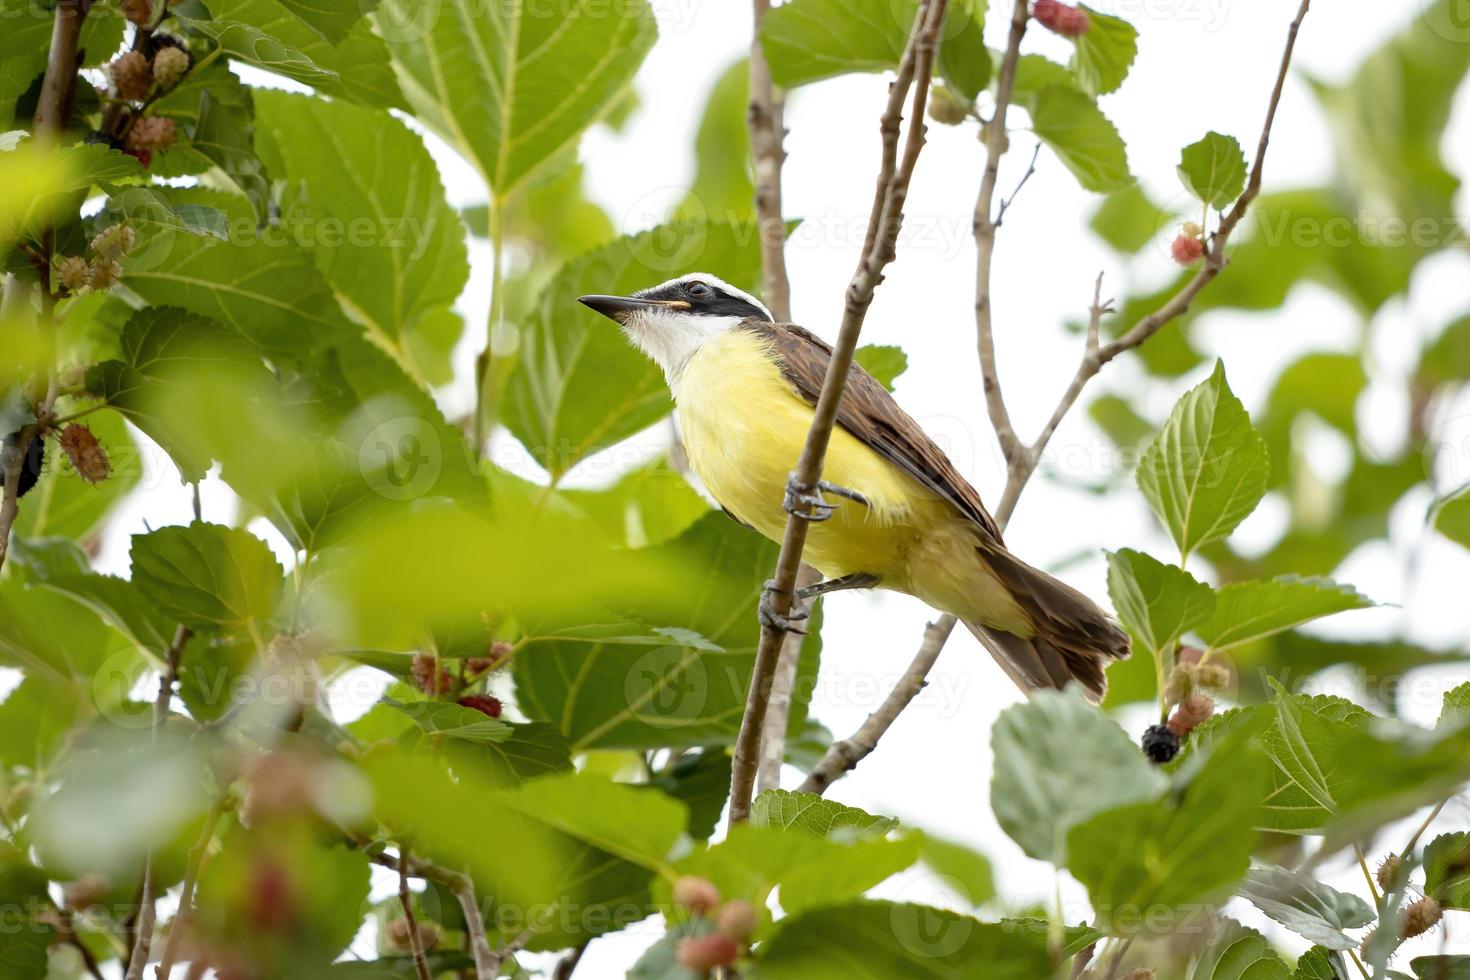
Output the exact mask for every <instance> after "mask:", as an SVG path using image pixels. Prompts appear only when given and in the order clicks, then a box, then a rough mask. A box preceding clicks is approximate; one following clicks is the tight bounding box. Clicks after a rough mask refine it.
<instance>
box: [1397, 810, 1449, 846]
mask: <svg viewBox="0 0 1470 980" xmlns="http://www.w3.org/2000/svg"><path fill="white" fill-rule="evenodd" d="M1447 803H1449V799H1443V800H1440V801H1439V803H1438V804H1436V805H1435V807H1434V809H1433V810H1430V811H1429V816H1427V817H1425V818H1424V822H1423V823H1421V824H1420V825H1419V829H1418V830H1416V831H1414V836H1413V837H1410V838H1409V843H1407V844H1405V845H1404V849H1403V850H1402V851H1400V852H1399V853H1400V854H1401V855H1403V856H1405V857H1407V856H1409V855H1410V854H1412V853H1414V848H1416V847H1418V846H1419V838H1421V837H1423V836H1424V832H1425V831H1426V830H1428V829H1429V825H1430V824H1432V823H1434V818H1435V817H1437V816H1439V813H1440V811H1441V810H1443V809H1444V808H1445V804H1447Z"/></svg>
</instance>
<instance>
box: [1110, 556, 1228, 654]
mask: <svg viewBox="0 0 1470 980" xmlns="http://www.w3.org/2000/svg"><path fill="white" fill-rule="evenodd" d="M1108 595H1109V597H1110V598H1111V599H1112V600H1113V608H1114V609H1115V610H1117V613H1118V618H1119V619H1120V620H1121V621H1122V623H1123V625H1124V626H1125V627H1126V628H1127V630H1128V632H1129V633H1130V634H1132V636H1133V639H1134V641H1135V642H1136V643H1138V645H1139V646H1141V647H1142V648H1143V649H1144V650H1146V651H1147V652H1148V653H1149V654H1150V655H1151V656H1157V655H1158V654H1159V652H1160V651H1163V650H1166V649H1168V648H1169V647H1170V646H1171V645H1172V644H1173V643H1174V642H1175V641H1177V640H1178V639H1179V638H1180V637H1181V636H1183V635H1184V634H1185V633H1187V632H1189V631H1190V630H1192V629H1195V628H1197V627H1198V626H1199V625H1200V624H1201V623H1202V622H1204V621H1205V620H1206V619H1208V618H1209V615H1210V611H1211V610H1212V609H1213V608H1214V606H1215V594H1214V593H1213V592H1212V591H1211V590H1210V587H1209V586H1208V585H1204V584H1202V583H1200V582H1197V581H1195V579H1194V576H1192V575H1190V574H1189V573H1188V572H1186V571H1184V569H1182V568H1178V567H1176V566H1174V565H1165V564H1164V563H1163V562H1161V561H1158V560H1157V559H1155V558H1153V557H1151V556H1149V555H1146V554H1144V553H1143V552H1141V551H1134V550H1133V549H1131V548H1123V549H1120V550H1118V551H1115V552H1109V554H1108Z"/></svg>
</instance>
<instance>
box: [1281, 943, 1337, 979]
mask: <svg viewBox="0 0 1470 980" xmlns="http://www.w3.org/2000/svg"><path fill="white" fill-rule="evenodd" d="M1291 980H1348V969H1347V961H1346V960H1344V959H1343V956H1342V954H1341V953H1338V952H1335V951H1333V950H1330V949H1324V948H1323V947H1321V946H1313V947H1312V948H1311V949H1309V950H1307V951H1306V952H1305V953H1303V954H1302V955H1301V958H1300V959H1298V960H1297V961H1296V970H1294V971H1293V972H1292V974H1291Z"/></svg>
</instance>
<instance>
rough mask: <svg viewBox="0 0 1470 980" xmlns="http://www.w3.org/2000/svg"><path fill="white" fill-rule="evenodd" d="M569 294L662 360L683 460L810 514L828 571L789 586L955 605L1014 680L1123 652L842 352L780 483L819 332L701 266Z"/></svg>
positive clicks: (769, 512) (770, 519)
mask: <svg viewBox="0 0 1470 980" xmlns="http://www.w3.org/2000/svg"><path fill="white" fill-rule="evenodd" d="M581 302H582V303H584V304H585V305H587V306H589V307H591V308H592V309H593V310H596V311H597V312H598V313H601V314H603V315H604V316H606V317H609V318H611V319H612V320H615V321H616V322H617V323H618V324H619V325H621V327H622V328H623V332H624V333H625V334H626V335H627V337H628V339H629V340H630V341H632V342H633V344H634V345H636V346H637V347H638V348H640V349H641V350H642V351H643V352H644V353H646V354H647V355H648V356H649V357H651V358H652V359H653V360H654V361H655V362H657V363H658V365H659V366H660V367H661V368H663V371H664V375H665V377H667V378H668V382H669V388H670V390H671V391H672V392H673V395H674V402H675V405H676V414H677V418H678V422H679V431H680V433H681V434H682V436H683V440H684V448H685V451H686V452H687V454H688V458H689V466H690V468H691V469H692V470H693V471H694V474H695V475H696V476H697V477H698V478H699V480H700V481H701V482H702V483H703V484H704V486H705V488H706V489H707V490H708V491H709V492H710V494H712V495H713V496H714V498H715V500H716V501H718V502H719V504H720V505H721V506H722V507H724V509H725V510H726V511H727V512H729V513H730V515H731V516H733V517H734V518H735V519H736V520H739V521H740V522H742V523H744V524H746V525H748V526H750V527H752V528H754V529H755V530H757V531H759V532H760V533H761V534H764V535H765V536H766V537H768V538H770V539H772V540H774V541H780V540H781V537H782V534H783V532H784V529H785V525H786V519H787V516H786V515H787V513H788V512H795V513H797V514H798V515H801V516H806V517H807V518H808V519H809V520H812V521H813V524H812V526H811V528H810V529H809V532H808V535H807V544H806V551H805V553H804V557H805V560H806V561H807V563H808V564H810V565H812V566H814V567H815V568H817V569H818V570H819V571H821V572H822V573H823V574H824V575H826V576H827V579H828V580H827V581H826V582H819V583H817V584H816V585H814V586H810V587H808V588H806V589H802V590H799V591H798V594H797V596H796V599H797V600H799V601H800V600H805V599H807V598H810V597H811V596H813V595H816V594H819V593H822V592H829V591H833V590H835V589H838V588H867V587H873V586H878V587H882V588H885V589H893V590H895V591H898V592H904V593H907V594H909V595H912V596H917V597H918V598H919V599H922V600H923V601H924V602H927V603H928V604H929V605H931V606H934V607H935V608H937V609H941V610H944V611H945V612H949V613H953V614H954V615H955V616H956V617H958V618H959V619H960V620H962V621H963V622H964V623H965V625H966V626H968V627H969V628H970V630H971V632H973V633H974V634H975V636H976V637H978V638H979V640H980V641H981V643H982V644H984V646H985V647H986V649H988V650H989V651H990V653H991V655H992V656H993V657H995V660H996V662H997V663H999V664H1000V666H1001V668H1002V669H1003V670H1004V671H1005V672H1006V674H1007V675H1008V676H1009V677H1010V678H1011V679H1012V680H1013V681H1015V682H1016V683H1017V684H1018V685H1020V687H1021V689H1022V690H1025V691H1032V690H1035V689H1037V688H1043V687H1053V688H1061V687H1064V686H1066V684H1067V683H1068V682H1069V681H1073V680H1075V681H1079V682H1080V683H1081V684H1082V686H1083V688H1084V689H1085V691H1086V692H1087V694H1088V695H1089V696H1090V697H1092V698H1094V699H1101V697H1102V695H1103V693H1104V691H1105V690H1106V687H1107V681H1106V678H1105V676H1104V673H1103V669H1104V667H1105V666H1106V665H1107V663H1108V662H1109V661H1110V660H1115V659H1119V658H1122V657H1126V656H1127V655H1128V634H1127V633H1125V632H1123V630H1122V629H1120V628H1119V627H1118V625H1117V624H1116V623H1114V622H1113V621H1112V619H1110V618H1109V617H1108V615H1107V614H1106V613H1104V612H1103V611H1102V610H1101V609H1099V608H1098V607H1097V605H1096V604H1095V603H1093V602H1092V600H1090V599H1088V598H1087V597H1086V596H1085V595H1083V594H1082V593H1080V592H1078V591H1077V590H1076V589H1073V588H1072V587H1071V586H1068V585H1066V584H1064V583H1062V582H1059V581H1057V580H1056V579H1055V578H1052V577H1051V576H1050V575H1048V574H1046V573H1045V572H1042V571H1038V570H1037V569H1035V568H1032V567H1031V566H1030V565H1027V564H1026V563H1025V562H1023V561H1021V560H1020V559H1019V558H1016V557H1015V556H1014V555H1012V554H1011V553H1010V552H1009V551H1008V550H1006V546H1005V543H1004V542H1003V541H1002V540H1001V533H1000V528H999V527H997V526H996V523H995V520H994V519H993V518H992V517H991V516H990V514H989V512H988V511H986V509H985V505H984V503H982V502H981V500H980V495H979V494H978V493H977V492H976V491H975V488H974V487H972V486H970V484H969V483H968V482H967V481H966V480H965V478H964V477H962V476H961V475H960V474H959V472H958V471H957V470H956V469H955V467H954V464H953V463H951V462H950V460H949V458H948V457H947V456H945V454H944V452H943V450H941V449H940V448H939V447H938V446H936V445H935V444H934V441H933V440H932V439H930V438H929V437H928V436H927V435H925V434H924V430H923V429H921V428H920V427H919V424H918V423H917V422H915V421H914V420H913V419H912V418H910V417H909V415H908V413H906V412H905V411H904V410H903V409H902V408H900V407H899V406H898V403H897V402H896V401H894V400H893V397H892V396H891V395H890V394H889V393H888V391H887V389H885V388H884V387H883V385H882V384H880V383H879V382H878V381H877V380H875V379H874V378H873V377H872V376H871V375H870V374H868V373H867V372H866V371H864V370H863V369H862V368H860V367H858V366H856V365H854V366H853V368H852V372H851V374H850V375H849V376H848V379H847V386H846V388H845V389H844V391H843V394H842V399H841V402H840V403H839V408H838V413H837V426H836V428H834V430H833V432H832V440H831V443H830V445H829V447H828V450H827V458H826V464H825V467H824V470H823V472H824V475H825V477H826V478H827V480H824V482H823V483H822V484H821V486H820V487H800V486H792V485H791V472H790V471H791V468H792V466H793V465H794V464H795V462H796V459H797V457H798V456H799V455H800V453H801V450H802V446H803V445H804V444H805V441H806V436H807V430H808V428H809V427H810V426H811V421H812V409H813V406H814V405H815V403H816V399H817V394H818V393H819V392H820V390H821V387H822V380H823V378H824V377H825V374H826V371H827V363H828V361H829V359H830V357H831V353H832V349H831V348H830V347H829V346H827V344H825V343H824V342H823V341H821V340H820V339H818V338H817V337H816V336H814V335H813V334H811V333H808V332H807V331H806V330H803V329H802V328H801V327H798V326H796V325H794V324H789V323H777V322H776V321H775V318H773V317H772V316H771V312H770V311H769V310H768V309H766V307H765V306H763V305H762V304H761V303H760V301H759V300H757V299H756V298H755V297H753V296H751V295H749V294H748V293H745V292H742V291H741V290H739V289H736V288H735V287H733V286H731V285H729V284H728V283H725V282H723V281H721V280H720V279H718V278H716V277H715V276H712V275H708V274H706V273H694V274H692V275H687V276H682V277H680V278H678V279H671V280H670V281H668V282H665V283H662V284H660V285H658V286H654V287H652V288H650V289H645V290H642V291H640V292H637V293H635V294H634V295H632V296H583V297H581ZM828 481H830V482H828ZM823 491H825V492H827V493H831V494H833V495H834V496H841V497H847V498H849V499H850V500H851V501H852V502H853V503H852V504H850V505H846V506H841V507H839V506H837V504H836V503H835V502H828V500H827V499H826V498H824V497H823V496H822V492H823ZM767 615H768V616H769V615H770V612H769V610H768V609H767ZM798 615H799V613H798ZM775 625H779V626H783V627H784V626H785V625H787V624H785V623H781V622H776V623H775Z"/></svg>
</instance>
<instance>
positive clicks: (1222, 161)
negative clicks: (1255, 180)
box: [1179, 131, 1246, 210]
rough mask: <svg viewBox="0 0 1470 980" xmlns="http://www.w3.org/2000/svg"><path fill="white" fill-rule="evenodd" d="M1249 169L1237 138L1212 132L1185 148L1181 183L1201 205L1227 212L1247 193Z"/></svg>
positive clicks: (1180, 165)
mask: <svg viewBox="0 0 1470 980" xmlns="http://www.w3.org/2000/svg"><path fill="white" fill-rule="evenodd" d="M1245 169H1246V168H1245V154H1244V153H1242V152H1241V149H1240V143H1239V142H1238V141H1237V140H1236V139H1235V137H1233V136H1222V135H1221V134H1219V133H1216V132H1213V131H1211V132H1209V133H1206V134H1205V138H1204V139H1202V140H1200V141H1199V142H1198V143H1191V144H1190V145H1189V146H1186V147H1185V148H1184V153H1183V155H1182V156H1181V158H1180V160H1179V179H1180V180H1182V181H1183V182H1184V189H1185V190H1187V191H1189V193H1191V194H1193V195H1194V196H1195V197H1197V198H1199V199H1200V201H1201V202H1203V203H1204V204H1207V205H1209V206H1210V207H1212V208H1215V209H1216V210H1223V209H1224V208H1225V206H1226V205H1227V204H1229V203H1230V202H1231V201H1233V200H1235V199H1236V198H1237V197H1239V196H1240V192H1241V191H1243V190H1245Z"/></svg>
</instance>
